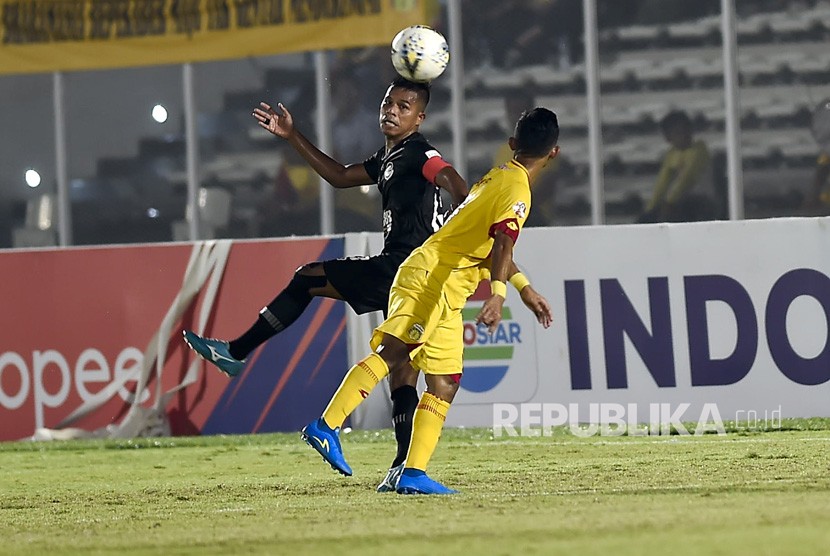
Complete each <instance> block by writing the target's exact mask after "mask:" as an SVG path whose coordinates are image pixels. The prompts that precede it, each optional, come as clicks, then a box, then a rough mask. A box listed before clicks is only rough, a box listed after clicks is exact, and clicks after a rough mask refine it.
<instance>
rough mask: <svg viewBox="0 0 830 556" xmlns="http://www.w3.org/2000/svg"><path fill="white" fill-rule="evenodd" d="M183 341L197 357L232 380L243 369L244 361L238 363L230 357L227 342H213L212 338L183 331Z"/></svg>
mask: <svg viewBox="0 0 830 556" xmlns="http://www.w3.org/2000/svg"><path fill="white" fill-rule="evenodd" d="M182 334H183V335H184V341H185V342H187V345H189V346H190V349H192V350H193V351H195V352H196V353H198V354H199V357H201V358H202V359H204V360H205V361H207V362H209V363H213V364H214V365H215V366H216V368H218V369H219V370H220V371H222V372H223V373H225V374H226V375H228V376H229V377H231V378H233V377H235V376H236V375H238V374H239V373H241V372H242V370H243V369H244V368H245V361H244V360H243V361H240V360H239V359H236V358H235V357H234V356H232V355H231V352H230V351H229V350H228V342H225V341H223V340H214V339H213V338H202V337H201V336H199V335H198V334H196V333H195V332H192V331H190V330H185V331H183V332H182Z"/></svg>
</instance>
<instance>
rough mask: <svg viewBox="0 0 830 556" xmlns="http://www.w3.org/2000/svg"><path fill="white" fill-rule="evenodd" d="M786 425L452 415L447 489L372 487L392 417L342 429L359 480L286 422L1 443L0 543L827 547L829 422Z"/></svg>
mask: <svg viewBox="0 0 830 556" xmlns="http://www.w3.org/2000/svg"><path fill="white" fill-rule="evenodd" d="M783 428H784V429H787V430H783V431H778V432H765V433H753V432H731V433H730V434H728V435H727V436H716V435H706V436H701V437H681V436H671V437H606V438H599V437H593V438H585V439H583V438H577V437H573V436H570V435H568V434H565V433H564V432H562V431H555V433H556V434H555V435H554V436H552V437H540V438H499V439H493V438H492V437H491V434H490V432H489V431H487V430H481V429H478V430H467V431H465V430H447V431H445V434H444V438H442V440H441V444H440V445H439V449H438V452H437V453H436V456H435V457H434V458H433V462H432V464H431V474H432V475H433V476H434V477H435V478H437V479H439V480H442V481H444V482H445V483H447V484H448V485H449V486H452V487H455V488H458V489H460V490H461V491H463V493H462V494H460V495H458V496H451V497H410V496H399V495H396V494H384V495H381V494H376V493H375V492H374V487H375V485H376V484H377V482H378V481H379V480H380V479H381V478H382V476H383V473H384V471H385V468H386V466H387V465H388V463H389V460H390V458H391V455H392V453H393V445H394V440H393V436H392V433H391V431H381V432H379V433H375V432H365V433H364V432H359V433H353V434H350V435H348V436H346V438H345V439H344V450H345V452H346V455H347V457H348V458H349V462H350V463H351V465H352V467H353V468H354V469H355V473H356V474H355V476H354V477H352V478H344V477H340V476H338V475H336V474H335V473H334V472H333V471H331V470H330V469H329V468H328V466H326V465H324V464H323V462H322V461H321V459H320V458H319V456H317V455H316V454H315V453H314V452H312V450H311V449H310V448H308V447H307V446H305V445H304V444H303V443H302V442H301V441H300V439H299V438H298V436H297V435H293V434H292V435H256V436H235V437H203V438H174V439H142V440H135V441H71V442H56V443H7V444H0V553H3V554H27V555H33V554H50V555H57V554H72V553H83V554H94V553H112V552H119V553H144V554H188V553H190V554H242V553H245V554H285V555H293V554H362V555H366V554H384V555H393V556H402V555H405V554H429V555H431V556H438V555H444V554H511V555H513V554H554V553H576V554H614V555H615V556H620V555H627V554H646V553H651V554H671V555H684V554H689V555H692V554H694V555H699V554H725V555H726V554H729V555H732V554H753V555H756V554H769V555H780V554H827V552H828V550H830V532H829V531H830V526H828V510H829V509H830V458H828V452H829V451H830V420H788V421H785V423H784V427H783ZM730 429H731V430H732V431H740V430H741V427H740V426H738V425H735V424H731V425H730Z"/></svg>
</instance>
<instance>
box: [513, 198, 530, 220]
mask: <svg viewBox="0 0 830 556" xmlns="http://www.w3.org/2000/svg"><path fill="white" fill-rule="evenodd" d="M513 212H515V213H516V216H517V217H519V218H524V217H525V215H526V214H527V205H526V204H524V202H523V201H516V204H515V205H513Z"/></svg>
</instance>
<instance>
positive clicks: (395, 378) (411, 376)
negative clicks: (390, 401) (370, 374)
mask: <svg viewBox="0 0 830 556" xmlns="http://www.w3.org/2000/svg"><path fill="white" fill-rule="evenodd" d="M417 384H418V371H416V370H415V369H413V368H412V365H410V364H409V361H406V362H405V363H404V364H403V365H399V366H398V367H397V368H395V369H394V370H392V372H390V373H389V389H390V390H391V391H393V392H394V391H395V390H397V389H398V388H400V387H401V386H413V387H414V386H417Z"/></svg>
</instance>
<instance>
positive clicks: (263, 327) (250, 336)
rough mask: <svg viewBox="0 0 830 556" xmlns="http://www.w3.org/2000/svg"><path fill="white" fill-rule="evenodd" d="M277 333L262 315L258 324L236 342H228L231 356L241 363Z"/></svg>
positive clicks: (258, 318) (258, 319) (257, 320)
mask: <svg viewBox="0 0 830 556" xmlns="http://www.w3.org/2000/svg"><path fill="white" fill-rule="evenodd" d="M276 333H277V331H276V330H274V327H273V326H271V325H270V324H269V323H268V321H267V320H265V318H264V317H263V316H262V315H260V316H259V317H257V319H256V322H255V323H254V324H253V325H252V326H251V327H250V328H249V329H248V330H247V331H246V332H245V333H244V334H242V336H240V337H239V338H237V339H236V340H231V341H230V342H228V348H229V349H228V351H230V352H231V356H232V357H234V358H236V359H239V360H240V361H241V360H243V359H245V358H246V357H248V354H249V353H251V352H252V351H254V350H255V349H256V348H258V347H259V346H261V345H262V344H264V343H265V342H267V341H268V339H269V338H271V337H272V336H274V335H275V334H276Z"/></svg>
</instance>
